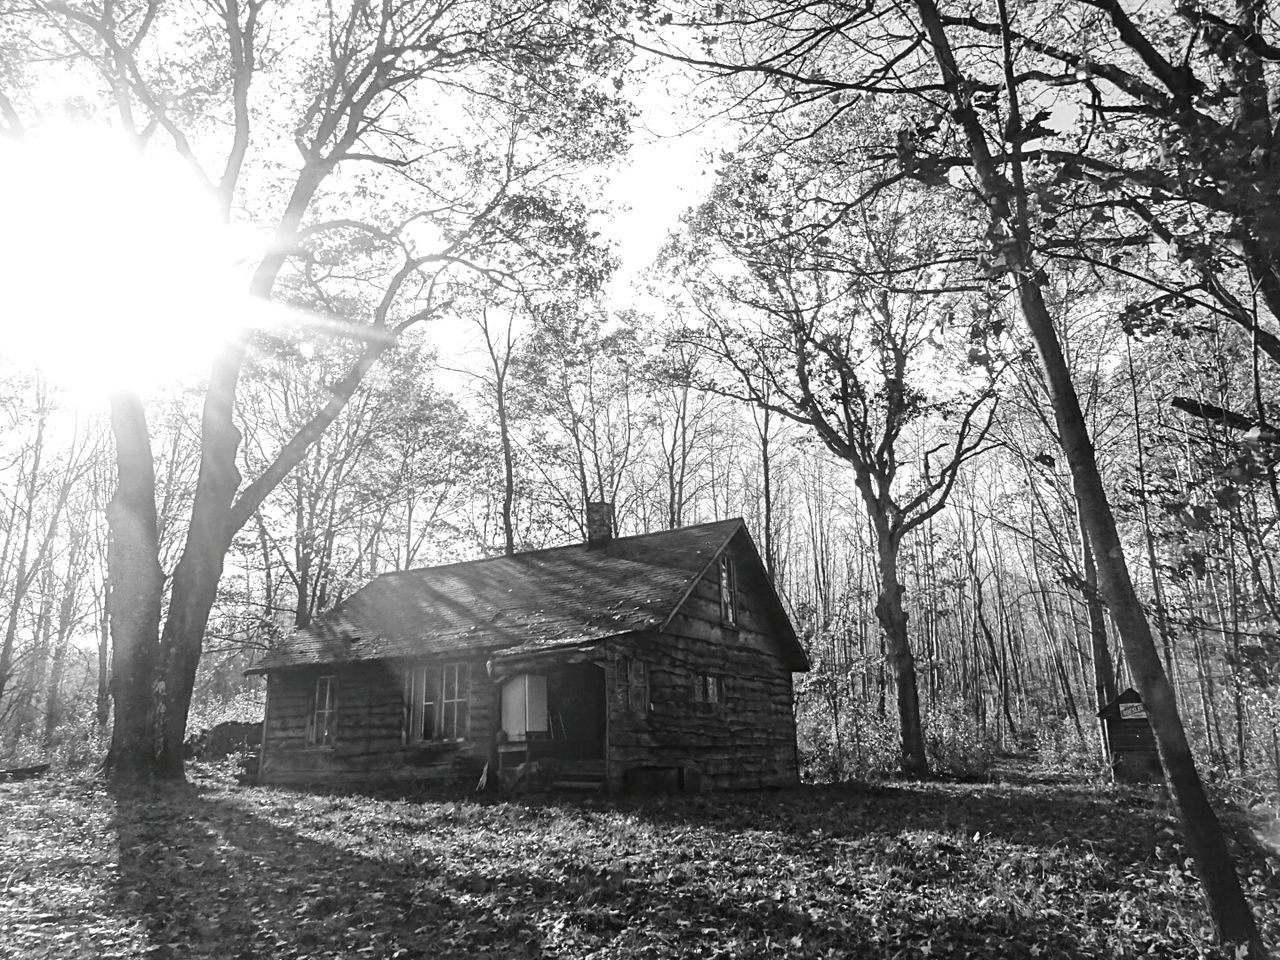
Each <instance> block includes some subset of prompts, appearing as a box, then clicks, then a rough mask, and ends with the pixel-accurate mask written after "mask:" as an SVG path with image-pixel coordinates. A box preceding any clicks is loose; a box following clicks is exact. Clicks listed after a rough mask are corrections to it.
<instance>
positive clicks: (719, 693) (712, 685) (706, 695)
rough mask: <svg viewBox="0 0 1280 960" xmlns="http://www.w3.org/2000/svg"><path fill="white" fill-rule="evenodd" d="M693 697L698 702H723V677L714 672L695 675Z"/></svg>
mask: <svg viewBox="0 0 1280 960" xmlns="http://www.w3.org/2000/svg"><path fill="white" fill-rule="evenodd" d="M693 699H694V700H695V701H697V702H698V703H724V701H725V695H724V677H722V676H719V675H717V674H714V673H700V674H698V675H697V676H695V677H694V686H693Z"/></svg>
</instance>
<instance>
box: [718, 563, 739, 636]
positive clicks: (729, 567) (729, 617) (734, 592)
mask: <svg viewBox="0 0 1280 960" xmlns="http://www.w3.org/2000/svg"><path fill="white" fill-rule="evenodd" d="M720 622H721V623H724V624H727V625H728V626H731V627H736V626H737V625H738V574H737V571H736V570H734V568H733V557H727V556H722V557H721V558H720Z"/></svg>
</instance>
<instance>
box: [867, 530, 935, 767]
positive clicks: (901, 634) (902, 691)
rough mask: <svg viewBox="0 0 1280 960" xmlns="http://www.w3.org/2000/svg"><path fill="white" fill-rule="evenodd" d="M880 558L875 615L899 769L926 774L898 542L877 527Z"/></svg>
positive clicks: (925, 757)
mask: <svg viewBox="0 0 1280 960" xmlns="http://www.w3.org/2000/svg"><path fill="white" fill-rule="evenodd" d="M877 533H878V534H880V535H879V537H878V540H879V542H878V544H877V547H878V550H879V559H880V596H879V598H878V599H877V600H876V618H877V619H878V620H879V621H880V626H881V627H882V628H883V630H884V636H885V640H886V645H887V659H888V661H889V664H890V666H892V667H893V673H894V678H895V679H896V680H897V686H898V722H899V724H900V725H901V730H902V772H903V773H905V774H907V775H908V776H914V777H925V776H928V775H929V760H928V757H927V755H926V754H925V746H924V724H923V723H922V722H921V719H920V693H919V690H918V689H917V685H916V661H915V657H914V656H913V655H912V653H911V643H910V641H909V639H908V636H907V612H906V610H904V609H903V607H902V593H903V586H902V583H901V582H900V581H899V580H898V549H897V547H898V544H897V541H896V539H895V538H894V537H893V535H892V534H890V533H889V532H888V531H884V532H883V533H881V532H880V531H877Z"/></svg>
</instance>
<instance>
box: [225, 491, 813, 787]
mask: <svg viewBox="0 0 1280 960" xmlns="http://www.w3.org/2000/svg"><path fill="white" fill-rule="evenodd" d="M590 508H594V511H593V510H592V509H590ZM590 508H589V520H588V525H589V527H590V529H591V533H590V535H589V537H588V542H587V543H586V544H579V545H574V546H567V547H556V548H552V549H547V550H536V551H530V552H527V553H519V554H516V555H514V556H510V557H494V558H490V559H486V560H475V561H470V562H464V563H453V564H447V565H443V566H435V567H427V568H423V569H417V570H407V571H403V572H398V573H388V574H384V575H382V576H380V577H377V578H375V579H374V580H373V581H371V582H370V583H368V584H367V585H366V586H364V587H363V588H361V589H360V590H358V591H357V592H356V593H354V594H352V595H351V597H349V598H348V599H347V600H346V601H345V602H343V603H342V604H340V605H339V606H338V607H336V608H335V609H333V610H331V611H329V612H328V613H325V614H323V615H321V616H320V617H317V618H316V620H315V622H314V623H313V624H312V625H311V627H310V628H308V629H305V630H300V631H298V632H297V633H295V634H294V635H293V636H291V637H290V638H289V639H287V640H286V641H285V642H284V643H283V644H282V645H280V646H279V647H277V648H275V649H274V650H272V651H270V652H269V653H268V654H267V655H266V656H264V657H263V659H262V660H261V662H259V663H258V664H257V665H256V666H255V667H253V668H252V669H251V670H250V671H248V672H250V673H258V674H265V676H266V678H267V707H266V716H265V718H264V721H263V743H262V752H261V761H260V770H259V777H260V780H261V781H262V782H265V783H302V782H329V783H333V782H359V781H373V780H390V779H416V780H427V779H435V778H453V777H457V776H471V775H478V774H479V773H480V772H481V771H482V770H483V769H484V767H485V765H486V764H488V765H489V770H490V772H491V773H493V772H495V771H496V772H498V773H499V774H500V775H502V776H503V778H504V779H505V780H507V781H510V780H511V778H512V776H513V771H515V773H516V775H520V774H524V773H526V772H528V771H530V770H538V771H539V772H545V771H551V772H552V773H553V779H554V780H555V781H556V783H557V785H559V786H564V787H568V786H579V787H584V788H591V789H607V790H609V791H610V792H619V791H625V790H668V789H684V790H697V789H706V788H712V789H715V788H749V787H764V786H775V785H783V784H790V783H794V782H796V780H797V757H796V734H795V719H794V713H793V695H792V673H793V672H794V671H804V670H807V669H808V668H809V664H808V660H807V658H806V656H805V653H804V650H803V649H802V648H801V646H800V644H799V642H798V640H797V638H796V634H795V631H794V629H793V628H792V626H791V623H790V621H789V619H788V617H787V615H786V612H785V610H784V608H783V606H782V604H781V602H780V601H779V599H778V596H777V594H776V593H775V592H774V589H773V586H772V584H771V583H770V581H769V578H768V576H767V575H766V573H765V569H764V565H763V563H762V562H761V560H760V555H759V553H758V552H757V551H756V547H755V544H754V543H753V542H752V539H751V536H750V534H749V533H748V532H747V528H746V525H745V524H744V523H743V521H742V520H740V519H739V520H725V521H719V522H715V523H706V524H701V525H698V526H691V527H683V528H680V529H677V530H669V531H665V532H661V533H652V534H644V535H641V536H632V537H620V538H614V537H612V536H611V533H610V530H611V527H612V508H611V507H610V506H609V505H597V504H592V505H590ZM531 761H537V764H536V766H535V765H534V764H533V763H531Z"/></svg>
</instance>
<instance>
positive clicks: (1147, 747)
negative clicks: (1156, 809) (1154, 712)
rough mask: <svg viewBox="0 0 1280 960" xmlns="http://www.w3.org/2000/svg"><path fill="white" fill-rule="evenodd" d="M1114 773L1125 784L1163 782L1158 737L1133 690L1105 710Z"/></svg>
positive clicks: (1101, 713) (1100, 714)
mask: <svg viewBox="0 0 1280 960" xmlns="http://www.w3.org/2000/svg"><path fill="white" fill-rule="evenodd" d="M1098 719H1099V720H1101V721H1102V732H1103V737H1104V739H1105V741H1106V745H1107V757H1108V758H1109V760H1110V761H1111V772H1112V775H1113V776H1114V777H1115V779H1116V780H1118V781H1120V782H1122V783H1163V782H1164V770H1163V769H1162V768H1161V766H1160V754H1159V751H1158V750H1157V748H1156V735H1155V732H1154V731H1153V730H1152V729H1151V722H1150V721H1149V720H1148V719H1147V710H1146V707H1144V706H1143V705H1142V697H1141V696H1139V695H1138V691H1137V690H1134V689H1133V688H1132V687H1130V688H1129V689H1128V690H1125V691H1124V693H1122V694H1120V695H1119V696H1118V697H1116V698H1115V699H1114V700H1112V701H1111V702H1110V703H1108V704H1107V705H1106V706H1104V707H1103V708H1102V709H1101V710H1099V711H1098Z"/></svg>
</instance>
